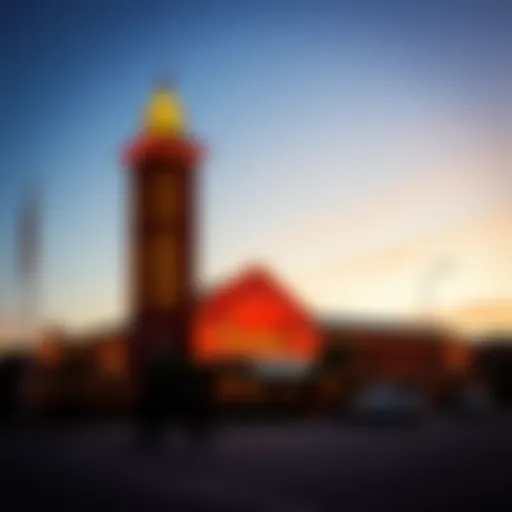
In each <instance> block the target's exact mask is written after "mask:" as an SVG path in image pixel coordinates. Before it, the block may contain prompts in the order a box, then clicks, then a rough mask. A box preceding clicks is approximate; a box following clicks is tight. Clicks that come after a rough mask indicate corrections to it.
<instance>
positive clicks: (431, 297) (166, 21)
mask: <svg viewBox="0 0 512 512" xmlns="http://www.w3.org/2000/svg"><path fill="white" fill-rule="evenodd" d="M0 20H1V21H0V25H1V27H0V39H1V44H0V62H1V66H2V69H1V74H0V76H1V80H0V119H1V120H2V122H1V123H0V136H1V140H2V144H1V145H0V173H1V191H0V283H1V286H0V315H2V316H3V318H4V322H3V323H4V326H5V325H7V324H9V322H10V321H12V319H13V318H16V315H17V306H16V301H17V288H16V279H15V274H14V263H15V259H16V252H15V223H16V218H17V215H18V211H19V208H20V202H21V200H22V197H23V194H24V191H25V189H26V187H27V186H29V184H30V183H31V182H32V181H33V180H37V181H38V182H39V183H41V184H42V185H43V188H44V203H45V208H44V218H45V219H44V220H45V223H44V246H43V252H42V259H41V266H42V284H41V289H42V294H43V299H44V300H43V311H42V317H43V320H44V322H56V323H63V324H65V325H69V326H71V327H73V326H76V327H79V326H85V325H91V324H94V323H100V322H103V321H111V320H114V321H116V320H118V319H121V318H123V315H124V314H125V312H126V307H127V304H126V293H125V292H126V289H125V283H126V276H127V273H128V269H127V268H126V261H125V254H126V243H127V238H126V235H127V233H126V229H125V228H126V222H125V213H126V210H127V203H126V192H127V185H128V181H127V171H126V170H125V169H123V166H122V162H121V153H122V150H123V147H125V146H126V144H127V143H128V141H129V140H130V139H131V138H132V137H134V136H136V134H137V132H138V130H139V126H140V118H141V115H142V113H143V109H144V106H145V104H146V102H147V99H148V98H149V96H150V94H151V92H152V89H153V88H154V86H155V84H156V83H157V82H158V80H160V78H161V77H167V78H169V79H171V80H172V81H173V82H174V83H176V85H177V87H178V89H179V92H180V94H181V97H182V98H183V101H184V104H185V105H186V108H187V109H188V111H189V114H190V118H191V122H192V128H193V130H194V133H195V134H196V135H197V136H198V137H199V138H200V139H201V140H203V141H204V143H205V145H206V147H207V155H208V157H207V160H206V162H205V164H204V166H203V168H202V169H201V187H200V190H199V191H198V193H199V194H200V198H201V212H200V213H201V220H202V226H201V265H200V276H199V277H200V281H201V283H204V284H208V285H209V284H211V283H216V282H219V281H222V280H223V279H226V278H229V276H230V275H232V274H233V273H236V272H237V271H238V270H240V269H241V268H243V267H244V265H246V264H249V263H251V262H253V261H254V262H257V261H261V260H263V261H265V262H267V263H268V264H269V265H270V266H271V268H273V269H274V271H275V272H276V274H277V275H278V276H280V277H281V278H282V279H283V280H284V281H285V282H287V283H289V284H290V286H291V287H292V288H293V289H295V290H296V291H297V293H299V294H300V295H301V296H302V297H303V299H304V300H305V301H306V302H307V303H309V304H310V305H311V307H312V308H314V309H315V310H318V311H319V312H320V313H322V314H324V313H325V314H353V315H369V316H376V315H377V316H378V315H384V316H393V317H411V316H414V315H417V314H418V313H421V311H424V310H425V308H429V309H432V310H436V311H441V310H445V309H450V308H457V307H458V306H459V305H461V306H462V305H465V304H467V303H472V302H475V301H482V300H498V299H507V298H510V296H511V295H512V292H511V290H512V263H511V261H512V258H509V257H508V255H509V254H510V255H512V251H511V245H510V241H509V238H508V235H509V234H510V233H512V213H511V212H512V210H511V207H510V199H511V197H512V165H510V164H511V160H512V159H511V151H510V150H509V146H510V144H509V143H510V135H511V134H512V130H511V127H512V102H511V99H512V98H511V96H512V87H511V86H512V55H511V53H512V5H510V3H509V2H507V1H502V2H497V1H493V0H490V1H483V0H482V1H479V2H477V1H471V0H466V1H464V2H462V1H460V2H459V1H449V0H447V1H443V2H441V1H438V0H432V1H430V2H410V1H402V0H384V1H382V0H362V1H359V2H348V1H342V0H341V1H332V0H331V1H327V0H325V1H323V0H312V1H302V0H293V1H279V0H274V1H272V2H270V1H267V0H259V1H250V0H232V1H227V0H226V1H217V2H213V1H206V0H202V1H200V0H189V1H187V2H172V1H156V0H147V1H144V2H142V1H137V2H135V1H134V2H131V1H129V0H126V1H124V0H123V1H121V0H103V1H101V2H99V1H96V0H88V1H82V0H74V1H73V2H69V1H57V0H55V1H54V0H46V1H44V2H41V1H35V0H25V1H16V2H13V1H4V2H2V5H1V7H0ZM440 261H441V262H443V261H448V264H447V268H448V270H446V271H445V272H444V273H442V276H441V277H439V276H437V275H435V276H434V277H431V276H432V274H433V272H434V274H435V269H436V268H437V266H439V264H440V263H439V262H440ZM426 297H427V298H426ZM427 303H428V304H427ZM11 323H12V322H11ZM14 323H16V322H15V321H14Z"/></svg>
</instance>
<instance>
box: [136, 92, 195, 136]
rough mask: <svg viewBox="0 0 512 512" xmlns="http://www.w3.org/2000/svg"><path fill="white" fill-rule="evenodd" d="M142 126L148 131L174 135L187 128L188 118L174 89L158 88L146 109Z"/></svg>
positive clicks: (156, 133) (180, 133)
mask: <svg viewBox="0 0 512 512" xmlns="http://www.w3.org/2000/svg"><path fill="white" fill-rule="evenodd" d="M144 125H145V126H144V127H145V129H146V131H147V132H148V133H151V134H154V135H158V136H162V137H175V136H180V135H183V134H184V133H185V132H186V131H187V130H188V119H187V115H186V113H185V110H184V109H183V106H182V104H181V102H180V100H179V98H178V95H177V94H176V92H175V91H173V90H172V89H170V88H168V87H160V88H158V89H157V90H156V91H155V92H154V93H153V96H152V97H151V99H150V101H149V105H148V107H147V110H146V116H145V121H144Z"/></svg>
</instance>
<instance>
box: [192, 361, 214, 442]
mask: <svg viewBox="0 0 512 512" xmlns="http://www.w3.org/2000/svg"><path fill="white" fill-rule="evenodd" d="M188 368H189V370H188V389H189V393H188V396H189V407H188V408H187V417H186V418H185V419H186V428H187V430H188V433H189V435H190V436H191V437H192V438H193V440H194V441H195V442H199V443H201V444H203V443H205V442H207V441H208V440H209V439H210V435H211V431H212V426H213V399H214V396H213V390H214V383H215V382H214V380H215V379H214V375H213V373H212V372H211V371H210V370H209V369H208V368H205V367H201V366H197V365H189V366H188Z"/></svg>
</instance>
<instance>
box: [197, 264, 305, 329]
mask: <svg viewBox="0 0 512 512" xmlns="http://www.w3.org/2000/svg"><path fill="white" fill-rule="evenodd" d="M251 292H253V293H261V294H263V295H264V296H265V299H266V300H267V301H268V299H269V297H273V298H275V300H276V301H278V302H280V303H281V305H283V306H286V312H287V314H288V315H290V316H292V317H295V318H296V319H297V320H301V321H308V322H312V323H313V322H314V319H313V317H312V315H311V314H310V313H309V311H308V310H307V308H306V307H305V306H304V305H303V304H301V302H300V301H299V300H298V298H297V297H294V296H293V295H292V293H290V292H289V291H287V290H286V288H285V287H284V285H282V284H281V283H280V282H279V281H278V280H277V278H276V277H275V276H274V275H273V274H272V273H271V272H270V271H269V270H268V269H267V268H266V267H264V266H261V265H252V266H251V267H249V268H248V269H246V270H245V271H244V272H242V273H241V274H239V275H238V276H237V277H235V278H234V279H233V280H231V281H229V282H228V283H227V284H225V285H223V286H221V287H220V288H218V289H217V290H216V291H214V292H213V293H212V294H210V296H209V297H206V299H205V300H204V301H203V304H202V306H201V307H200V308H199V314H200V315H201V317H202V318H211V317H213V316H223V314H226V313H228V312H229V311H230V310H231V308H232V306H233V305H235V304H237V303H238V302H239V301H240V300H241V299H243V298H245V297H247V296H248V294H250V293H251ZM267 314H268V313H267Z"/></svg>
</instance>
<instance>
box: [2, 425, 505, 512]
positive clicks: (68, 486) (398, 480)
mask: <svg viewBox="0 0 512 512" xmlns="http://www.w3.org/2000/svg"><path fill="white" fill-rule="evenodd" d="M0 488H1V496H2V503H0V508H1V510H6V511H10V510H13V511H14V510H16V511H24V510H38V511H40V510H51V511H60V510H66V511H68V510H69V511H77V512H78V511H95V512H97V511H103V510H105V511H106V510H108V511H109V512H113V511H117V510H119V511H128V512H129V511H141V512H151V511H160V510H162V511H163V510H166V511H182V510H183V511H192V512H193V511H236V512H245V511H248V512H249V511H252V510H254V511H260V510H262V511H263V510H265V511H267V510H268V511H283V512H288V511H290V512H294V511H297V512H299V511H305V512H306V511H347V512H351V511H360V510H361V511H367V510H368V511H373V510H379V511H380V510H390V511H393V512H399V511H408V512H410V511H414V512H419V511H432V512H438V511H444V510H447V511H458V510H461V511H487V512H489V511H498V510H499V511H501V510H503V511H511V510H512V418H510V417H506V418H500V419H493V420H487V421H486V422H485V423H480V424H478V425H477V424H473V425H461V424H457V423H454V422H449V421H446V420H439V421H434V422H432V423H430V424H428V425H425V426H422V427H420V428H417V429H395V428H387V429H381V430H376V429H370V428H362V427H358V428H355V427H354V428H349V427H346V426H337V425H334V424H328V423H315V424H313V423H309V424H305V423H304V424H298V425H281V426H278V425H274V426H261V425H260V426H245V427H224V428H222V429H221V430H220V431H219V432H218V435H217V437H216V438H215V439H214V441H213V442H212V443H211V444H210V445H209V446H206V447H199V446H195V445H192V444H190V443H188V442H187V440H186V438H184V437H183V436H182V435H180V434H179V433H176V432H172V431H170V432H169V435H168V436H167V439H166V440H165V443H164V445H163V446H162V448H161V450H159V451H157V452H155V453H147V452H143V451H140V450H139V448H138V447H137V445H136V444H135V443H134V442H133V436H132V433H131V431H130V429H129V428H128V427H125V426H109V427H106V426H105V427H81V428H77V427H67V428H64V427H60V428H59V429H57V428H53V429H48V428H47V429H45V430H43V429H39V430H37V431H36V430H32V431H31V432H28V431H25V432H22V431H21V430H19V429H18V430H15V431H13V430H7V429H4V430H3V431H2V435H1V438H0Z"/></svg>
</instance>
